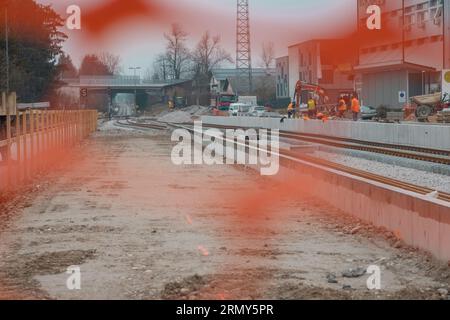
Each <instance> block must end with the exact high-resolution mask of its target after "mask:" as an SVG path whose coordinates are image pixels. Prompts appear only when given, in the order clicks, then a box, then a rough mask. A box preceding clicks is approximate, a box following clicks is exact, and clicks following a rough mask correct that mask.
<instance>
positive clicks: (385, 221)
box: [274, 163, 450, 261]
mask: <svg viewBox="0 0 450 320" xmlns="http://www.w3.org/2000/svg"><path fill="white" fill-rule="evenodd" d="M274 179H277V180H279V181H280V182H286V181H289V182H292V181H293V179H294V181H296V184H298V186H299V189H301V190H302V193H303V192H306V193H309V194H311V195H313V196H315V197H317V198H319V199H321V200H322V201H324V202H326V203H329V204H330V205H332V206H334V207H336V208H338V209H340V210H342V211H343V212H344V213H346V214H350V215H352V216H356V217H358V218H360V219H361V220H363V221H366V222H369V223H371V224H373V225H375V226H377V227H384V228H386V229H387V230H389V231H392V232H394V234H395V235H396V236H397V237H399V238H400V239H401V240H403V241H404V242H405V243H406V244H408V245H410V246H413V247H416V248H419V249H422V250H426V251H428V252H430V253H431V254H433V255H434V256H435V257H436V258H438V259H440V260H442V261H449V260H450V204H449V203H448V202H444V201H440V200H436V199H431V198H428V197H426V196H420V195H417V194H414V193H411V192H408V191H405V190H402V189H398V188H395V187H390V186H386V185H383V184H381V183H377V182H374V181H370V180H366V179H364V178H359V177H354V176H351V175H348V174H345V173H341V172H336V171H334V170H330V169H323V168H321V169H320V168H319V167H318V166H314V165H310V164H306V163H303V164H302V163H298V164H296V165H295V166H292V167H290V168H286V167H283V168H281V169H280V172H279V174H278V175H277V176H275V178H274ZM302 186H304V187H305V188H304V190H303V188H302ZM323 190H327V192H323Z"/></svg>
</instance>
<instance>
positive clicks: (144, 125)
mask: <svg viewBox="0 0 450 320" xmlns="http://www.w3.org/2000/svg"><path fill="white" fill-rule="evenodd" d="M155 122H156V121H155ZM115 125H117V126H119V127H127V128H133V127H137V128H142V129H154V130H167V129H168V126H167V125H166V124H163V123H162V122H159V123H138V122H132V121H130V120H126V122H122V121H116V122H115Z"/></svg>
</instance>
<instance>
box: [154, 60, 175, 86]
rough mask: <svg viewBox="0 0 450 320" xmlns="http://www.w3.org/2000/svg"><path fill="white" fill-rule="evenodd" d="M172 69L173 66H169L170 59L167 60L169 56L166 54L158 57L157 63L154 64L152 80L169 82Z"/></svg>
mask: <svg viewBox="0 0 450 320" xmlns="http://www.w3.org/2000/svg"><path fill="white" fill-rule="evenodd" d="M170 67H171V65H170V64H169V59H168V58H167V55H166V54H160V55H158V56H157V57H156V59H155V61H154V62H153V74H152V79H153V80H161V81H167V80H168V79H169V76H170V73H171V72H170V71H171V70H170Z"/></svg>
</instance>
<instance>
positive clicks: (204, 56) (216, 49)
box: [192, 31, 233, 75]
mask: <svg viewBox="0 0 450 320" xmlns="http://www.w3.org/2000/svg"><path fill="white" fill-rule="evenodd" d="M192 60H193V62H194V69H195V72H196V73H199V74H203V75H207V74H209V73H210V72H211V70H212V69H214V68H216V67H218V66H219V65H220V64H221V63H223V62H230V63H231V62H233V59H232V58H231V55H230V54H229V53H228V52H227V51H225V49H223V48H222V47H221V46H220V36H211V35H210V33H209V31H206V32H205V33H204V34H203V36H202V38H201V39H200V41H199V42H198V44H197V46H196V48H195V50H194V52H193V54H192Z"/></svg>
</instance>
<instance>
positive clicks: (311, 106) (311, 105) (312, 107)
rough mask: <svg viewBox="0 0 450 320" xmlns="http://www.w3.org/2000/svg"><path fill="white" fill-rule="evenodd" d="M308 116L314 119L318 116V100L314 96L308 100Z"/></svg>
mask: <svg viewBox="0 0 450 320" xmlns="http://www.w3.org/2000/svg"><path fill="white" fill-rule="evenodd" d="M308 116H309V118H310V119H313V118H314V117H315V116H316V100H314V99H313V97H312V96H310V97H309V100H308Z"/></svg>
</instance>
